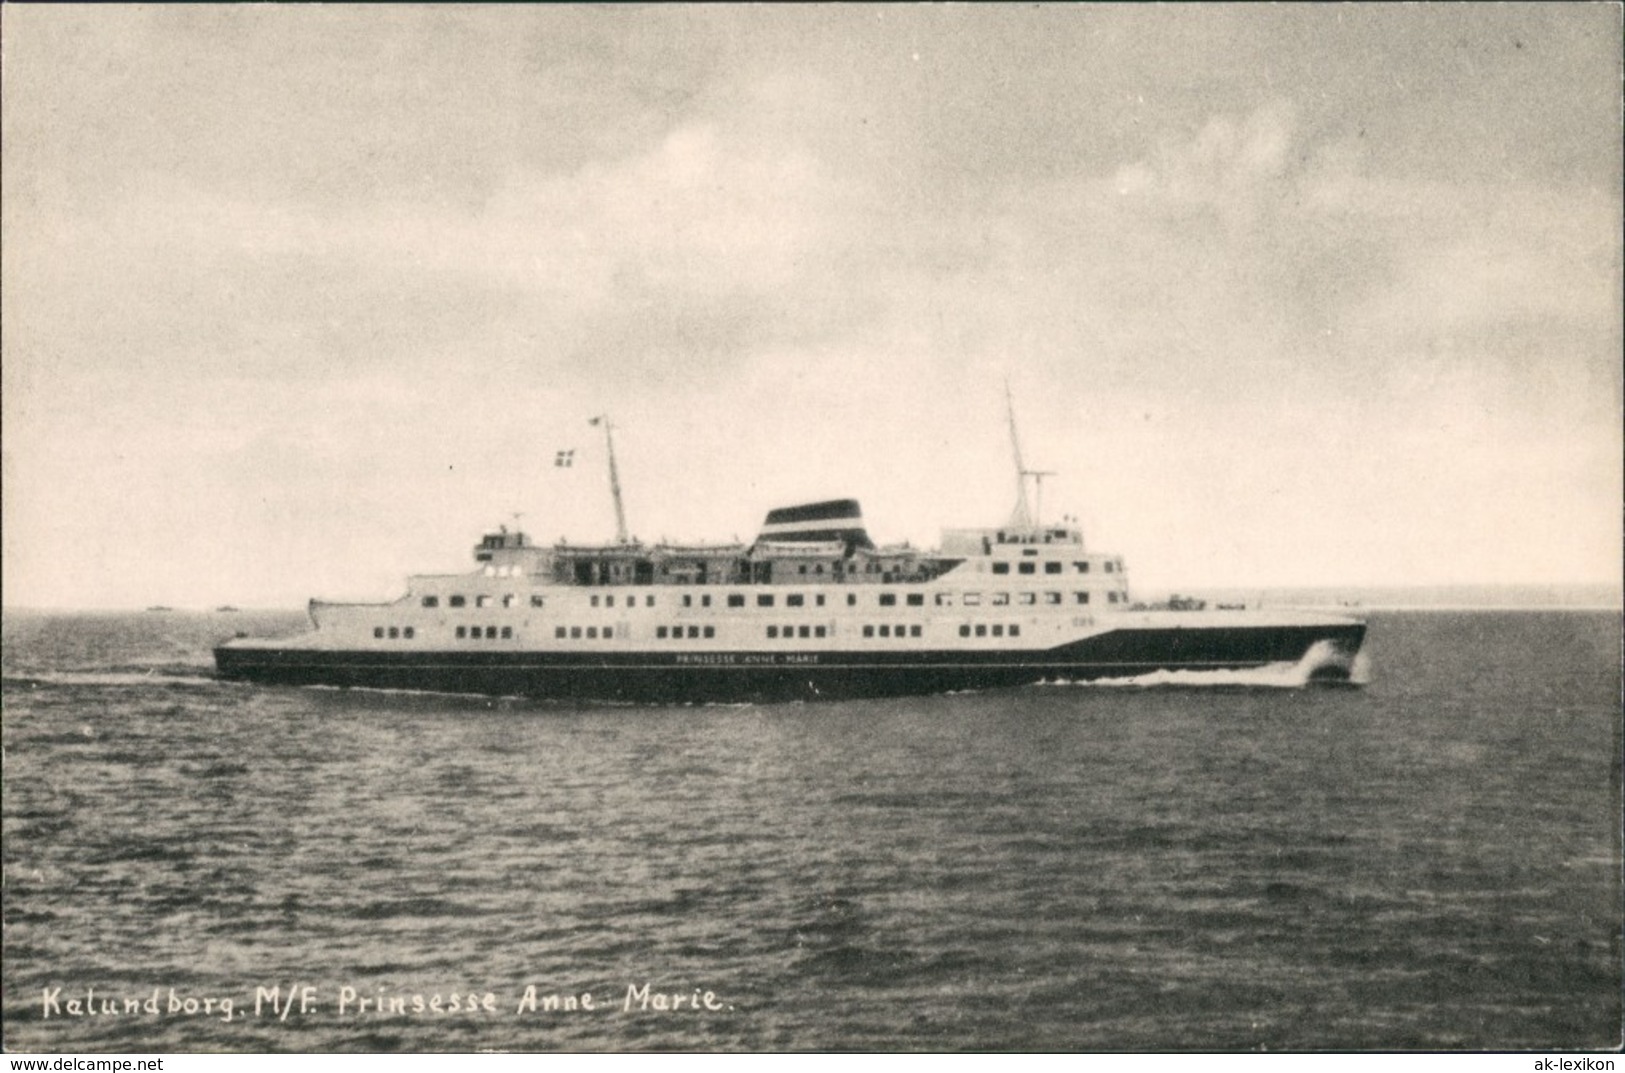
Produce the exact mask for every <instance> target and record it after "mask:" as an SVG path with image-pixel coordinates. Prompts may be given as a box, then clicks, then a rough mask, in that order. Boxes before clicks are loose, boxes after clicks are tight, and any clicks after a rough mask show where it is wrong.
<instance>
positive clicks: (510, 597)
mask: <svg viewBox="0 0 1625 1073" xmlns="http://www.w3.org/2000/svg"><path fill="white" fill-rule="evenodd" d="M497 599H498V597H496V596H476V597H474V606H475V607H491V606H492V605H493V604H495V603H496V601H497ZM500 599H501V601H502V606H503V607H518V606H519V597H517V596H515V595H514V594H513V593H511V592H510V593H508V594H507V595H505V596H502V597H501V598H500ZM595 602H596V601H595ZM545 604H546V601H545V600H543V599H542V597H541V596H540V595H538V594H535V593H532V594H531V597H530V606H532V607H543V606H545ZM423 606H424V607H439V606H440V597H438V596H425V597H424V598H423ZM446 606H448V607H467V606H468V597H466V596H448V597H446Z"/></svg>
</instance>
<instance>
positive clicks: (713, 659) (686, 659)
mask: <svg viewBox="0 0 1625 1073" xmlns="http://www.w3.org/2000/svg"><path fill="white" fill-rule="evenodd" d="M673 659H674V660H675V661H676V662H677V663H708V664H738V665H744V664H757V665H762V666H787V665H791V664H806V663H817V662H818V657H817V656H816V655H813V654H811V653H807V652H783V653H780V652H770V653H763V654H735V653H731V652H692V653H678V654H677V655H676V656H674V657H673Z"/></svg>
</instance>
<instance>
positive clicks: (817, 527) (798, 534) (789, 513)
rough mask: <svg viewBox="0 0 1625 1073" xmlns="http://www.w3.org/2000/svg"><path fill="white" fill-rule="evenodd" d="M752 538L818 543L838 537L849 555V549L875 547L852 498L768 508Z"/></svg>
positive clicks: (856, 503)
mask: <svg viewBox="0 0 1625 1073" xmlns="http://www.w3.org/2000/svg"><path fill="white" fill-rule="evenodd" d="M756 540H757V541H758V542H759V543H760V542H766V541H771V542H772V543H775V544H803V543H820V544H822V543H829V542H831V541H836V540H839V541H841V542H843V543H844V544H845V545H846V550H847V552H848V553H849V554H850V553H851V551H852V549H853V548H872V547H874V546H875V545H874V541H872V540H870V539H869V533H868V531H867V530H865V529H864V528H863V508H861V507H859V506H858V501H857V500H856V499H830V500H826V501H825V502H823V503H803V504H801V505H800V506H795V507H779V508H777V509H776V510H770V511H768V512H767V520H766V521H765V522H763V523H762V531H761V532H760V533H758V534H757V535H756Z"/></svg>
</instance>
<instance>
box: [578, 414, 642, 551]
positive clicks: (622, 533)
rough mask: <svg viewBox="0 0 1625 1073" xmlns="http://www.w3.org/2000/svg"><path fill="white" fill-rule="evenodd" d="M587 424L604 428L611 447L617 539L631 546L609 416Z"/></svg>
mask: <svg viewBox="0 0 1625 1073" xmlns="http://www.w3.org/2000/svg"><path fill="white" fill-rule="evenodd" d="M587 423H588V424H589V425H603V426H604V443H605V444H606V445H607V446H608V447H609V491H610V494H611V495H612V496H614V497H615V539H616V541H617V542H619V543H621V544H630V543H632V541H631V540H630V539H629V538H628V537H627V535H626V509H625V508H624V507H623V506H622V505H621V475H620V472H619V471H618V470H617V469H616V468H615V436H614V433H613V431H612V426H611V425H610V423H609V415H608V414H599V415H598V416H597V417H595V418H593V419H592V420H591V421H588V422H587Z"/></svg>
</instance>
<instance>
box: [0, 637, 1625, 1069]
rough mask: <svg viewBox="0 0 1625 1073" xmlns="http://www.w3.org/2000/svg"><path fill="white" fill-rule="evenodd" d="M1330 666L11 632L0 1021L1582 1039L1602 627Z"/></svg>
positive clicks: (119, 1030) (589, 1040)
mask: <svg viewBox="0 0 1625 1073" xmlns="http://www.w3.org/2000/svg"><path fill="white" fill-rule="evenodd" d="M1369 618H1370V635H1369V638H1368V641H1367V655H1368V664H1369V669H1368V670H1366V671H1365V672H1364V673H1365V674H1366V675H1367V677H1368V681H1367V683H1366V684H1365V685H1364V686H1363V687H1361V688H1346V687H1345V688H1316V687H1304V686H1303V685H1301V684H1300V683H1299V682H1296V681H1293V680H1291V676H1290V675H1288V676H1285V678H1284V679H1281V680H1274V681H1215V682H1202V681H1196V682H1189V681H1180V680H1177V679H1169V678H1166V677H1165V678H1162V679H1152V680H1147V681H1140V682H1135V683H1132V684H1127V685H1124V684H1117V685H1068V684H1049V685H1043V686H1035V687H1030V688H1026V689H1018V690H1009V691H999V692H991V693H981V694H965V695H957V696H946V697H923V698H916V699H906V700H886V701H866V702H851V703H839V704H834V703H831V704H786V705H764V706H740V707H704V706H686V707H653V706H636V707H628V706H583V705H568V706H566V705H556V704H547V703H539V702H534V701H525V700H518V699H496V700H486V699H479V698H471V697H448V696H432V695H420V694H398V693H383V692H367V691H341V690H325V689H293V688H267V687H256V686H252V685H244V684H236V683H222V682H217V681H215V680H214V679H213V677H212V668H211V664H210V657H209V648H210V646H211V645H212V644H213V643H214V642H216V641H218V640H220V639H221V638H223V637H225V636H229V635H230V634H231V633H233V632H235V631H237V630H243V631H245V632H250V633H262V632H266V631H276V630H284V631H286V630H292V629H297V628H298V626H299V618H298V616H289V615H270V614H248V613H243V614H225V613H220V614H186V613H178V612H177V613H150V614H104V615H59V614H52V615H44V614H13V613H10V612H8V613H7V614H6V617H5V623H4V666H3V670H4V721H3V723H4V791H3V806H4V808H3V812H4V818H3V822H4V887H3V899H4V900H3V909H4V928H5V932H4V1015H5V1029H4V1031H5V1039H4V1043H5V1046H6V1047H7V1049H8V1050H32V1051H42V1050H43V1051H63V1050H75V1051H96V1050H120V1051H183V1052H184V1051H293V1050H297V1051H329V1050H336V1051H375V1050H457V1051H467V1050H489V1049H496V1050H517V1051H537V1050H577V1051H579V1050H601V1049H603V1050H633V1049H662V1050H668V1049H677V1050H734V1049H749V1050H764V1049H770V1050H778V1049H831V1048H840V1049H849V1048H861V1049H871V1048H877V1049H905V1050H959V1049H1100V1050H1215V1049H1217V1050H1252V1049H1257V1050H1303V1049H1360V1048H1380V1049H1385V1050H1391V1049H1408V1048H1451V1049H1456V1048H1494V1049H1508V1048H1534V1049H1548V1048H1568V1047H1575V1048H1599V1047H1608V1046H1617V1045H1618V1044H1619V1030H1620V1023H1621V1001H1620V980H1621V975H1620V968H1621V962H1620V921H1621V878H1620V877H1621V871H1620V869H1621V857H1620V812H1619V809H1620V797H1621V789H1620V785H1621V784H1620V753H1621V740H1620V734H1621V704H1620V696H1621V694H1620V688H1621V683H1620V616H1619V613H1618V612H1617V611H1615V612H1584V613H1582V612H1552V611H1547V612H1482V611H1481V612H1460V613H1445V612H1411V613H1386V614H1384V613H1376V614H1372V615H1371V616H1369Z"/></svg>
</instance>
